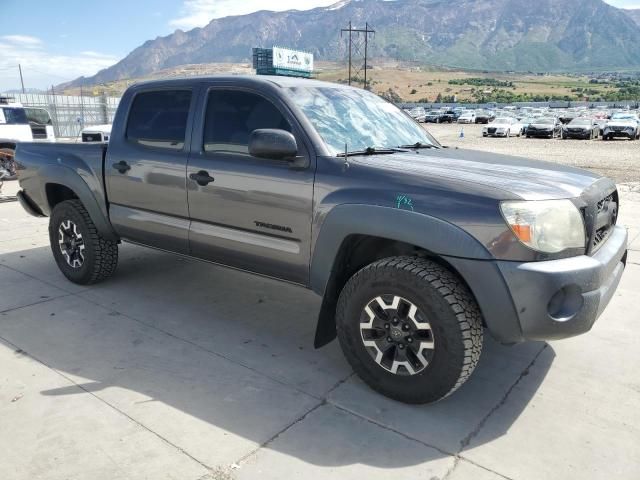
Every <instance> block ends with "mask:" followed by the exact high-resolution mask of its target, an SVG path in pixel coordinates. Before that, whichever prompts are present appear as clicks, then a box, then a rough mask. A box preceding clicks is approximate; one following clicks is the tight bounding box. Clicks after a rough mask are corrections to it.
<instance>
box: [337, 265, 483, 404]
mask: <svg viewBox="0 0 640 480" xmlns="http://www.w3.org/2000/svg"><path fill="white" fill-rule="evenodd" d="M381 296H386V298H395V297H394V296H398V297H401V298H402V299H406V301H408V302H410V303H412V304H413V305H415V306H416V307H417V308H418V310H419V311H420V312H422V313H421V314H422V315H423V316H424V318H425V319H426V322H428V323H426V325H429V327H430V329H431V333H430V335H432V337H431V338H432V350H431V351H430V354H431V355H432V356H431V358H430V361H429V362H428V364H427V365H426V367H424V368H423V369H422V370H421V371H419V372H417V373H415V374H409V372H408V370H407V371H404V372H403V373H404V375H401V374H398V372H399V370H400V369H396V372H395V373H392V371H390V370H389V369H387V368H384V367H383V366H382V364H380V363H378V362H377V360H376V359H375V358H374V355H375V352H372V351H371V347H366V346H365V341H364V334H363V333H362V330H361V326H362V322H363V320H362V319H363V315H367V314H366V313H363V312H366V309H365V307H368V306H369V305H370V304H371V302H372V299H373V301H375V300H376V299H377V298H378V297H381ZM394 321H395V319H394ZM336 327H337V332H338V339H339V340H340V345H341V347H342V350H343V352H344V355H345V357H346V358H347V360H348V361H349V363H350V364H351V366H352V367H353V369H354V371H355V372H356V373H357V374H358V375H359V376H360V378H362V379H363V380H364V381H365V382H366V383H367V384H368V385H369V386H370V387H371V388H373V389H374V390H376V391H378V392H380V393H382V394H383V395H386V396H388V397H390V398H393V399H395V400H398V401H401V402H405V403H412V404H424V403H433V402H437V401H438V400H441V399H443V398H445V397H447V396H449V395H451V394H452V393H453V392H455V391H456V390H457V389H458V388H459V387H460V386H462V384H464V383H465V381H466V380H467V379H468V378H469V377H470V376H471V374H472V373H473V371H474V369H475V367H476V365H477V363H478V360H479V359H480V353H481V351H482V341H483V328H482V315H481V313H480V309H479V308H478V305H477V303H476V301H475V299H474V298H473V296H472V294H471V292H470V291H469V290H468V288H467V287H466V285H465V284H464V283H463V282H462V281H461V280H460V279H459V278H458V277H457V276H456V275H455V274H454V273H452V272H451V271H449V270H447V269H446V268H444V267H443V266H441V265H439V264H438V263H435V262H433V261H430V260H426V259H422V258H418V257H391V258H387V259H384V260H380V261H377V262H375V263H372V264H371V265H368V266H366V267H365V268H363V269H362V270H360V271H359V272H357V273H356V274H355V275H354V276H353V277H352V278H351V279H350V280H349V281H348V282H347V284H346V285H345V287H344V289H343V290H342V292H341V294H340V298H339V300H338V306H337V311H336ZM384 328H388V325H385V326H384ZM389 339H391V338H389Z"/></svg>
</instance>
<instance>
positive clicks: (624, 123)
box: [602, 112, 640, 140]
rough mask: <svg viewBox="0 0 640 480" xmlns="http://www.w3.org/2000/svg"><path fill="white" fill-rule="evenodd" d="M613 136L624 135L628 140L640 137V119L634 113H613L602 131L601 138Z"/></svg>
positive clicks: (605, 138) (609, 138)
mask: <svg viewBox="0 0 640 480" xmlns="http://www.w3.org/2000/svg"><path fill="white" fill-rule="evenodd" d="M615 137H625V138H628V139H629V140H637V139H639V138H640V119H639V118H638V114H636V113H628V112H618V113H614V114H613V116H612V117H611V120H609V121H608V122H607V123H606V124H605V126H604V129H603V131H602V139H603V140H611V139H612V138H615Z"/></svg>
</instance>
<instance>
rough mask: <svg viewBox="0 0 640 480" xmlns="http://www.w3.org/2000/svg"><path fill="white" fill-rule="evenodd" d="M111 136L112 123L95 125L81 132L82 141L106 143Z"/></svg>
mask: <svg viewBox="0 0 640 480" xmlns="http://www.w3.org/2000/svg"><path fill="white" fill-rule="evenodd" d="M110 136H111V125H93V126H91V127H85V128H83V129H82V131H81V132H80V138H81V139H82V143H105V142H108V141H109V137H110Z"/></svg>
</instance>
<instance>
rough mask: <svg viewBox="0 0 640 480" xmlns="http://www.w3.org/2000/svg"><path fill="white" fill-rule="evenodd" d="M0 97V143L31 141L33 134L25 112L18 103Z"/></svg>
mask: <svg viewBox="0 0 640 480" xmlns="http://www.w3.org/2000/svg"><path fill="white" fill-rule="evenodd" d="M2 100H3V99H2V98H0V143H1V144H4V143H12V144H14V145H15V144H16V143H17V142H32V141H33V134H32V133H31V126H30V125H29V119H28V118H27V114H26V112H25V110H24V108H23V107H22V105H21V104H19V103H11V102H9V101H6V103H2Z"/></svg>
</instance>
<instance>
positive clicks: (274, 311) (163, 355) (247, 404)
mask: <svg viewBox="0 0 640 480" xmlns="http://www.w3.org/2000/svg"><path fill="white" fill-rule="evenodd" d="M0 265H3V266H4V267H0V279H1V280H2V282H3V283H4V282H8V281H11V282H17V281H23V282H24V283H23V286H22V287H20V288H21V289H24V288H29V289H33V290H39V291H40V292H42V291H43V290H47V291H48V292H49V291H51V290H53V292H49V293H47V295H46V297H47V298H44V299H43V298H35V297H37V296H38V295H35V297H34V298H33V299H30V298H26V297H25V299H24V300H23V302H22V305H23V306H15V305H14V306H12V309H9V310H6V309H5V310H6V311H4V312H2V315H1V316H0V337H2V338H3V339H4V340H6V341H7V342H9V343H10V344H11V345H13V346H14V348H16V349H20V350H22V351H24V352H26V353H27V354H29V355H31V356H32V357H34V358H36V359H38V360H39V361H41V362H43V363H44V364H46V365H47V366H49V367H51V368H53V369H55V370H57V371H59V372H60V373H61V374H63V375H64V376H66V377H67V378H69V379H70V380H71V381H72V382H73V383H74V384H75V385H78V386H80V389H79V388H77V386H75V385H71V384H70V385H69V386H68V387H63V388H58V389H53V390H47V391H42V392H41V394H42V395H46V396H65V395H77V394H83V395H84V394H86V392H90V393H91V394H93V395H95V396H97V397H99V398H100V399H101V400H103V401H104V402H106V403H108V404H110V405H111V406H113V407H114V408H116V409H118V410H119V411H121V412H123V413H125V414H126V415H128V416H129V417H131V418H133V419H135V420H136V421H137V422H139V423H140V424H142V425H144V426H145V427H147V428H149V429H150V430H152V431H154V432H156V433H157V434H158V435H160V436H162V437H163V438H166V439H168V440H169V441H170V442H171V443H173V444H175V445H177V446H178V447H180V448H182V449H184V450H185V451H186V452H188V453H189V454H190V455H191V456H193V457H194V458H196V459H198V460H199V461H201V462H202V463H204V464H205V465H208V466H210V467H213V466H215V465H221V464H229V463H231V462H233V461H239V460H241V459H242V458H244V457H246V456H247V455H249V454H251V452H252V451H254V450H255V449H256V448H258V446H260V445H265V444H268V446H269V448H270V449H272V450H276V451H279V452H281V453H284V454H287V455H291V456H295V457H297V458H300V459H301V460H303V461H304V462H308V463H311V464H316V465H325V466H337V465H348V464H357V463H360V464H368V465H374V466H378V467H387V468H397V467H402V466H410V465H415V464H421V463H424V462H427V461H429V460H434V459H437V458H442V457H447V456H448V455H450V454H451V453H456V452H458V451H460V449H461V448H463V447H464V446H466V445H467V444H468V443H469V441H470V440H471V439H472V438H473V437H474V436H475V434H476V433H477V432H478V430H479V429H480V428H481V426H482V425H483V423H484V421H485V420H486V418H487V416H488V415H490V414H492V412H495V410H496V408H497V407H498V406H499V405H500V404H501V402H503V401H504V399H505V398H506V396H507V394H508V392H509V391H510V390H511V389H512V388H513V386H514V385H515V384H516V383H518V382H520V381H521V380H522V379H523V378H524V377H525V376H526V375H527V372H528V368H529V367H530V366H531V365H532V363H533V362H535V363H536V368H537V369H538V370H539V371H542V372H544V374H546V372H547V370H548V369H549V367H550V365H551V363H552V362H553V357H554V355H553V350H552V349H551V348H550V347H549V346H548V345H546V344H540V343H530V344H523V345H517V346H514V347H503V346H500V345H498V344H496V343H495V342H493V341H492V340H491V339H489V338H487V340H486V346H485V351H484V353H483V357H482V359H481V362H480V365H479V366H478V369H477V370H476V373H475V374H474V376H473V378H472V380H471V381H469V382H468V383H467V384H466V385H465V386H464V387H463V388H461V389H460V390H459V391H458V392H457V393H456V394H454V395H453V396H452V397H450V398H449V399H447V400H445V401H443V402H441V403H439V404H436V405H432V406H408V405H403V404H399V403H396V402H393V401H391V400H388V399H386V398H383V397H381V396H379V395H378V394H375V393H373V392H371V391H370V390H369V389H368V388H367V387H366V386H364V385H363V384H362V383H361V382H360V381H359V380H358V379H356V378H354V377H353V376H352V374H351V370H350V368H349V367H348V365H347V364H346V362H345V361H344V359H343V357H342V354H341V352H340V351H339V348H338V345H337V342H334V343H333V344H331V345H330V346H328V347H325V348H324V349H321V350H318V351H316V350H314V349H313V335H314V328H315V321H316V316H317V312H318V308H319V300H318V299H317V298H316V297H315V296H314V295H313V294H311V293H310V292H308V291H306V290H303V289H300V288H297V287H292V286H289V285H286V284H282V283H279V282H275V281H272V280H268V279H263V278H258V277H254V276H250V275H246V274H243V273H240V272H235V271H232V270H226V269H223V268H220V267H216V266H212V265H208V264H204V263H199V262H196V261H191V260H185V259H182V258H179V257H175V256H171V255H168V254H164V253H160V252H155V251H151V250H146V249H142V248H139V247H134V246H130V245H125V246H123V247H122V248H121V260H120V265H119V267H118V271H117V273H116V275H115V276H114V277H113V278H112V279H110V280H109V281H107V282H105V283H103V284H100V285H96V286H93V287H91V288H89V289H84V290H82V289H71V290H69V287H70V285H69V284H68V283H66V280H64V279H63V277H62V276H61V275H60V274H59V273H58V272H57V269H56V267H55V264H54V262H53V260H52V259H51V254H50V251H49V248H48V247H42V248H34V249H30V250H24V251H20V252H15V253H11V254H4V255H0ZM21 276H24V277H25V278H22V277H21ZM18 277H20V278H18ZM36 293H38V292H36ZM543 350H544V351H545V354H544V355H541V354H540V353H541V352H542V351H543ZM544 374H542V375H536V376H535V378H529V379H527V381H528V382H529V383H528V385H527V388H526V389H525V390H523V391H524V392H526V394H524V395H519V396H518V399H517V402H518V404H517V405H516V406H515V407H514V408H510V409H509V410H508V413H504V412H502V411H500V412H498V413H495V414H496V415H503V416H504V415H506V417H504V418H501V422H500V425H501V426H502V427H503V428H501V429H496V430H495V431H493V432H492V433H491V435H489V436H486V435H483V438H484V439H485V441H490V440H492V439H493V438H497V437H500V436H502V435H504V434H505V433H506V431H507V430H508V429H509V427H510V426H511V425H512V423H513V422H514V421H515V420H516V419H517V418H518V416H519V415H520V413H521V412H522V410H523V409H524V408H525V407H526V405H527V404H528V403H529V401H530V399H531V397H532V396H533V395H534V394H535V392H536V390H537V387H538V386H539V385H540V383H541V382H542V380H543V379H544V376H545V375H544ZM511 401H513V400H511ZM303 417H304V420H303V421H300V419H301V418H303ZM380 426H383V427H385V429H380V428H379V427H380ZM285 430H286V431H285ZM283 431H285V432H284V433H283ZM296 432H297V433H296ZM379 432H384V436H383V437H378V436H377V435H378V433H379ZM286 435H291V436H290V438H289V440H287V438H286ZM407 437H409V438H407ZM413 440H415V441H417V443H415V445H414V447H412V448H395V447H394V445H398V446H400V445H404V443H407V442H409V443H412V442H413ZM412 444H413V443H412ZM416 446H417V447H416ZM430 447H433V448H430Z"/></svg>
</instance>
